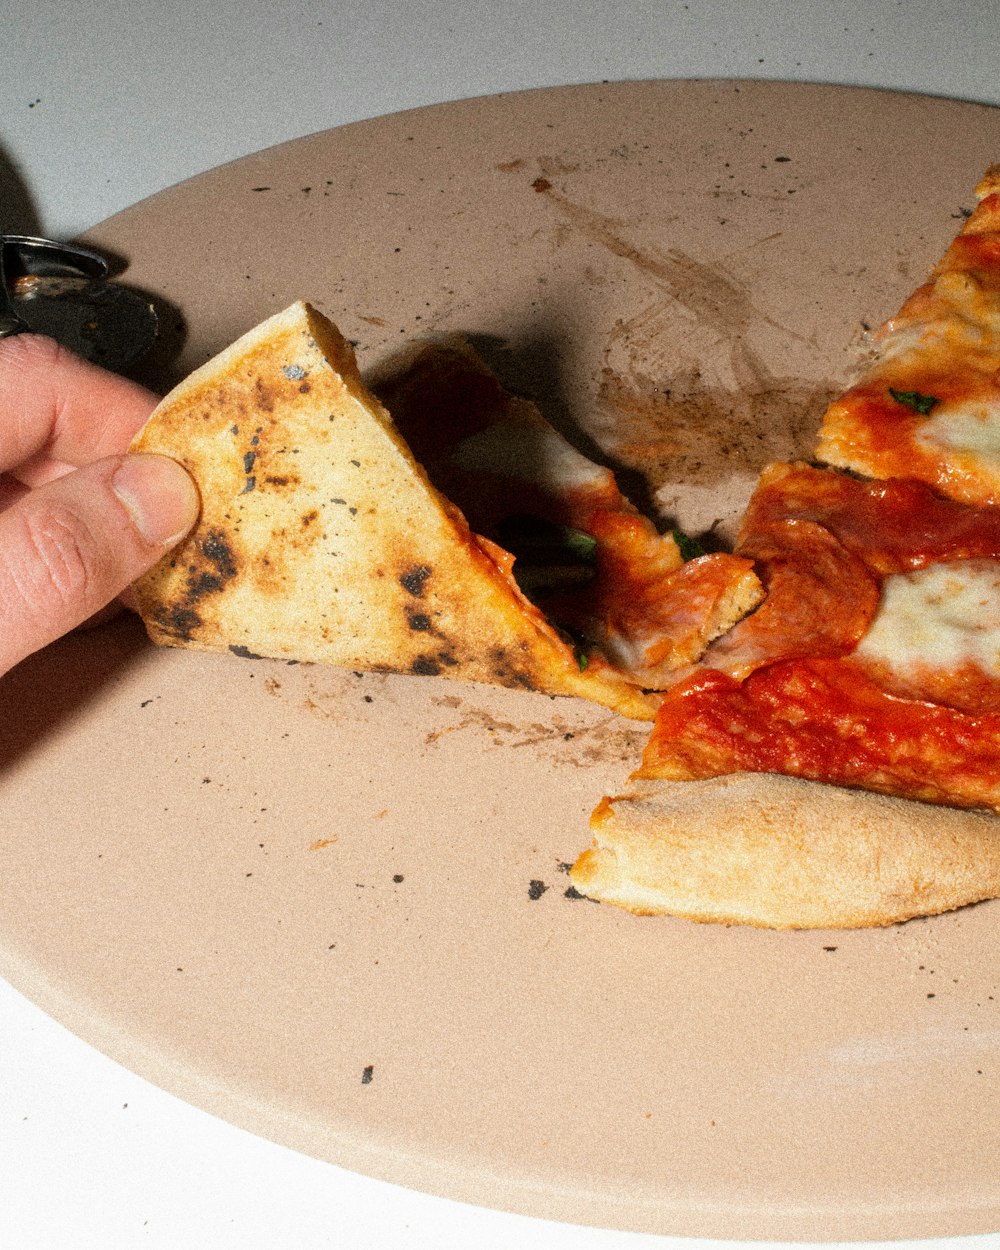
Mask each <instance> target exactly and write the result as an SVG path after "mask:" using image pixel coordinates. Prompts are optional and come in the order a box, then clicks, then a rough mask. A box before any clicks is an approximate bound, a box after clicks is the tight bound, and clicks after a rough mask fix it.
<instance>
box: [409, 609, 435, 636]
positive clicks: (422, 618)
mask: <svg viewBox="0 0 1000 1250" xmlns="http://www.w3.org/2000/svg"><path fill="white" fill-rule="evenodd" d="M406 619H407V620H408V621H409V625H410V629H413V630H416V631H417V632H426V631H427V630H429V629H430V628H431V618H430V617H429V616H428V615H427V613H426V612H407V614H406Z"/></svg>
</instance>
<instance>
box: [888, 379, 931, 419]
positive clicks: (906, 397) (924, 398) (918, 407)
mask: <svg viewBox="0 0 1000 1250" xmlns="http://www.w3.org/2000/svg"><path fill="white" fill-rule="evenodd" d="M889 394H890V395H891V396H892V397H893V399H894V400H895V401H896V403H897V404H902V405H903V406H904V407H905V408H912V409H913V411H914V412H919V413H920V415H921V416H922V417H926V416H927V415H928V414H929V413H930V412H931V410H932V409H933V408H935V407H936V406H937V405H938V404H939V403H940V402H941V401H940V399H938V397H937V396H936V395H921V393H920V392H919V391H898V390H897V389H896V388H895V387H894V386H890V387H889Z"/></svg>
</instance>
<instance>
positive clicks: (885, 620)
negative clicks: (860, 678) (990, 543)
mask: <svg viewBox="0 0 1000 1250" xmlns="http://www.w3.org/2000/svg"><path fill="white" fill-rule="evenodd" d="M856 654H857V655H858V656H859V657H862V658H865V659H868V660H872V661H874V662H876V663H879V664H882V665H885V666H887V667H888V668H890V669H892V670H896V671H899V672H900V673H901V674H904V675H905V674H906V673H908V672H912V671H913V670H914V669H915V668H932V669H938V670H944V671H948V672H953V671H955V670H957V669H959V668H961V667H963V666H965V665H973V666H975V667H976V668H978V669H980V670H981V671H982V672H983V673H985V674H987V676H990V677H995V678H997V679H1000V560H954V561H947V562H944V563H941V564H931V565H928V566H927V567H926V568H924V569H919V570H917V571H915V572H912V573H897V574H894V575H892V576H890V577H888V578H886V581H885V584H884V585H883V588H882V598H881V601H880V603H879V608H878V611H877V613H876V615H875V619H874V620H873V622H872V624H871V626H870V627H869V629H868V632H867V633H866V635H865V636H864V638H863V639H862V640H861V642H860V644H859V645H858V648H857V651H856Z"/></svg>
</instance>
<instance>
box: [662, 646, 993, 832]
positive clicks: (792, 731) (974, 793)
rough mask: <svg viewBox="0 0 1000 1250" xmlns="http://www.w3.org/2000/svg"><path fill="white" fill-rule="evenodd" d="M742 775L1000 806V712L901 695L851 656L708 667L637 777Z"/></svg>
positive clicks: (683, 693) (687, 687) (681, 694)
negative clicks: (735, 668) (727, 669)
mask: <svg viewBox="0 0 1000 1250" xmlns="http://www.w3.org/2000/svg"><path fill="white" fill-rule="evenodd" d="M733 772H758V773H768V772H770V773H783V774H785V775H787V776H793V777H802V778H805V779H808V780H811V781H819V782H826V783H829V784H833V785H841V786H848V787H858V788H863V789H866V790H874V791H877V792H880V793H883V794H890V795H897V796H900V797H903V798H909V799H919V800H922V801H925V802H931V803H946V804H949V805H951V806H957V807H986V808H993V809H994V810H1000V714H997V713H983V714H979V715H972V714H970V713H968V712H963V711H960V710H958V709H955V708H950V707H944V706H941V705H938V704H933V703H927V702H923V701H920V700H913V699H905V698H899V697H898V696H896V695H892V694H890V693H888V692H887V691H885V690H884V689H882V688H881V687H880V686H879V685H877V684H876V683H875V681H873V680H872V679H871V678H870V677H869V676H868V675H867V674H865V673H864V672H863V671H862V670H861V669H860V668H859V667H858V666H857V665H856V664H855V663H854V662H853V661H852V660H851V658H850V657H849V656H848V657H844V658H829V659H818V660H789V661H784V662H778V663H775V664H771V665H769V666H767V667H765V668H761V669H758V670H757V671H756V672H754V673H752V674H751V675H750V676H749V677H748V678H747V679H746V680H745V681H743V682H740V681H738V680H736V679H734V678H732V677H730V676H729V675H728V674H726V673H722V672H716V671H703V672H698V673H696V674H694V675H693V676H691V677H689V678H687V679H686V680H685V681H683V682H681V683H680V684H679V685H677V686H675V687H674V688H673V689H672V690H671V691H669V692H668V693H667V694H666V696H665V697H664V700H663V703H662V704H661V706H660V709H659V712H658V714H657V719H656V724H655V726H654V729H653V733H652V736H651V737H650V740H649V742H648V744H647V747H646V751H645V753H644V755H643V760H642V766H641V768H640V770H639V772H638V773H637V776H638V777H641V778H665V779H669V780H675V781H681V780H695V779H698V778H706V777H715V776H721V775H723V774H726V773H733Z"/></svg>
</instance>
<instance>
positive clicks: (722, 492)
mask: <svg viewBox="0 0 1000 1250" xmlns="http://www.w3.org/2000/svg"><path fill="white" fill-rule="evenodd" d="M998 156H1000V113H998V112H997V111H995V110H989V109H986V108H982V107H979V106H974V105H968V104H960V103H954V102H950V101H944V100H934V99H927V98H916V97H908V96H900V95H893V94H890V93H878V92H870V91H862V90H851V89H841V88H832V87H809V86H787V85H780V84H765V83H757V84H750V83H745V84H739V83H705V82H673V83H655V82H654V83H630V84H614V85H603V86H585V87H572V88H561V89H555V90H547V91H537V92H531V93H525V94H519V95H510V96H502V97H497V98H493V99H486V100H472V101H467V102H463V103H458V104H451V105H444V106H440V107H435V108H430V109H425V110H421V111H418V112H413V113H408V114H403V115H400V116H397V117H392V118H388V119H384V120H378V121H373V122H365V123H360V124H358V125H355V126H351V127H347V128H345V129H342V130H338V131H332V132H326V133H320V134H316V135H314V136H311V137H308V138H305V139H301V140H298V141H296V142H293V143H290V144H287V145H284V146H282V147H279V148H276V149H273V150H271V151H267V152H263V153H261V154H259V155H255V156H251V157H248V158H246V159H244V160H241V161H238V162H236V163H235V164H232V165H229V166H227V167H224V168H222V169H219V170H216V171H213V172H211V173H209V174H206V175H204V176H202V177H199V178H196V179H194V180H193V181H191V182H188V183H185V184H183V185H181V186H179V187H176V188H174V189H172V190H169V191H166V192H164V193H162V194H160V195H158V196H156V197H154V198H153V199H151V200H149V201H146V202H145V203H142V204H139V205H137V206H136V207H134V208H132V209H130V210H128V211H127V212H125V213H123V214H121V215H119V216H118V217H116V218H114V219H112V220H111V221H109V222H106V223H105V224H103V225H102V226H100V227H98V228H96V229H95V230H93V231H91V232H90V233H89V235H88V240H89V241H90V242H91V243H93V244H94V245H97V246H100V247H103V248H105V249H107V250H109V251H111V252H112V253H114V254H115V255H116V256H118V257H120V258H121V259H122V261H123V262H127V263H128V269H127V273H126V277H127V278H128V280H129V281H130V282H132V283H133V284H135V285H137V286H139V287H141V288H143V289H146V290H147V291H149V292H150V293H151V295H153V296H154V297H155V299H156V300H157V302H158V304H159V307H160V311H161V317H162V325H163V331H164V332H163V336H162V340H161V345H160V348H159V349H158V351H157V353H156V354H155V355H154V357H153V358H152V359H151V361H150V362H149V364H148V366H147V369H146V373H145V376H146V378H147V380H148V381H150V382H151V383H153V384H155V385H156V386H157V387H159V388H161V389H163V388H165V387H166V386H167V385H169V384H170V383H171V382H172V381H173V380H174V379H176V378H178V377H179V376H181V375H182V374H183V373H185V372H186V371H188V370H189V369H191V368H192V367H193V366H194V365H196V364H199V363H201V362H202V361H204V360H205V359H207V358H208V357H209V356H210V355H212V354H213V353H215V352H216V351H218V350H219V349H221V348H222V347H224V346H225V345H226V344H228V343H229V342H230V341H231V340H233V339H234V338H236V337H237V336H238V335H239V334H241V333H243V332H244V331H245V330H247V329H248V328H250V327H251V326H252V325H254V324H255V323H257V322H258V321H261V320H263V319H264V318H265V317H266V316H268V315H269V314H271V313H272V312H275V311H277V310H278V309H280V308H283V307H285V306H287V305H288V304H290V303H292V302H293V301H294V300H296V299H300V298H302V299H308V300H311V301H313V302H314V303H315V304H316V305H317V306H318V307H320V308H321V309H322V310H323V311H324V312H326V313H327V314H328V315H329V316H331V317H332V319H333V320H334V321H335V322H336V323H337V324H338V325H339V326H340V328H341V329H342V330H343V331H344V333H345V334H346V335H347V336H348V337H349V338H350V339H352V340H353V341H354V342H355V343H356V345H357V350H358V355H359V358H360V360H361V363H362V366H363V368H373V367H375V366H376V365H378V364H379V363H380V362H382V361H384V360H385V359H386V357H388V356H389V355H391V354H392V353H393V352H395V351H396V350H397V349H398V348H401V347H402V346H403V345H405V344H409V343H410V342H412V340H413V339H414V338H415V337H417V336H419V335H422V334H425V333H435V332H439V331H453V330H457V331H461V332H463V333H466V334H468V335H469V336H471V337H472V338H473V340H474V341H475V342H476V343H477V345H478V346H479V347H480V349H481V350H482V352H483V354H484V355H485V356H486V358H487V359H488V360H489V361H490V362H491V364H492V365H493V366H494V367H495V368H496V369H497V370H498V372H499V373H500V374H501V376H502V378H503V380H504V381H505V382H506V383H507V384H508V385H509V386H510V387H511V388H512V389H514V390H519V391H521V392H523V393H527V394H529V395H531V396H532V397H533V398H535V399H536V400H537V402H538V403H539V405H540V406H541V408H542V410H543V412H544V413H545V414H546V415H547V416H548V417H549V418H550V419H551V420H552V421H554V422H555V423H556V424H557V425H559V427H560V428H561V429H563V430H564V432H566V433H567V434H568V435H569V436H570V437H571V438H572V439H574V440H575V441H576V442H577V444H578V445H579V446H580V447H581V448H582V449H583V450H585V451H588V452H590V453H591V454H593V455H599V456H600V457H601V458H604V459H606V460H607V461H608V462H610V463H612V464H614V465H615V466H616V467H617V468H618V469H619V470H620V471H621V481H622V483H623V485H624V486H625V488H626V489H627V490H628V491H630V492H631V493H632V495H633V497H634V498H635V499H636V500H637V502H639V503H640V504H642V505H644V506H647V507H649V508H652V509H654V510H655V511H656V512H657V513H658V514H659V515H660V516H661V517H663V518H664V519H666V518H669V519H671V520H673V521H676V522H677V523H679V524H681V525H683V526H684V527H685V528H687V529H689V530H691V531H694V532H701V531H706V530H709V529H712V530H714V531H715V532H716V533H719V534H721V535H722V536H723V537H724V536H725V535H726V534H728V533H731V531H732V525H733V522H734V518H735V517H736V516H737V515H738V512H739V509H740V508H741V506H742V504H743V502H744V501H745V499H746V497H747V495H748V493H749V489H750V486H751V484H752V482H753V480H754V476H755V474H756V473H757V471H758V470H759V468H760V467H761V466H762V465H763V464H764V463H766V462H767V461H768V460H772V459H780V458H788V457H790V456H795V455H799V454H804V453H806V452H807V451H808V449H809V447H810V446H811V442H812V438H813V435H814V432H815V429H816V426H817V423H818V420H819V416H820V414H821V412H822V408H823V405H824V403H825V401H826V399H827V398H828V396H829V395H830V394H831V393H832V392H833V391H834V390H836V389H837V388H838V387H839V386H841V385H842V384H843V383H844V382H845V381H846V379H847V377H848V375H849V372H850V368H851V364H852V362H853V361H854V360H855V359H856V356H857V352H858V351H859V350H860V346H861V343H862V341H863V333H864V331H863V327H864V326H865V325H866V324H868V325H870V324H874V323H877V322H878V321H879V320H880V319H881V318H882V317H884V316H886V315H887V314H888V313H889V312H890V311H891V310H892V309H893V308H894V307H895V305H896V304H897V303H898V301H899V300H900V298H901V297H902V296H903V295H904V294H906V293H907V291H908V290H909V289H911V288H912V286H914V285H915V284H916V283H917V282H918V281H919V280H920V278H921V276H922V275H923V273H924V272H925V270H926V269H927V267H928V266H929V265H930V264H931V263H932V262H933V261H934V260H935V259H936V257H937V256H938V254H939V253H940V252H941V251H942V250H943V248H944V247H945V245H946V244H947V242H948V241H949V239H950V238H951V236H952V234H953V233H954V232H955V229H956V228H957V223H958V221H959V220H960V217H961V214H962V212H963V210H964V209H967V208H968V207H969V206H970V204H971V196H972V187H973V185H974V184H975V182H976V180H977V179H978V178H979V176H980V175H981V173H982V171H983V169H984V168H985V167H986V165H988V164H989V163H990V162H991V161H993V160H996V159H997V157H998ZM0 703H2V708H0V715H2V720H3V724H4V726H5V728H4V731H3V737H2V748H0V752H2V753H0V759H2V768H3V780H4V792H5V804H4V836H3V838H2V839H0V861H2V862H0V971H2V973H3V974H4V975H5V976H6V977H8V978H9V979H10V980H11V981H12V982H13V983H14V984H15V985H16V986H18V987H19V988H20V989H21V990H23V991H24V992H25V993H27V994H28V995H29V996H30V997H32V998H33V999H35V1000H36V1001H37V1002H39V1003H41V1004H42V1005H43V1006H44V1007H45V1008H46V1009H47V1010H49V1011H50V1012H51V1013H52V1014H53V1015H55V1016H56V1017H57V1018H58V1019H60V1020H62V1021H63V1022H65V1023H66V1024H67V1025H68V1026H69V1027H70V1028H72V1029H74V1030H75V1031H76V1032H78V1033H79V1034H80V1035H81V1036H82V1037H84V1038H85V1039H87V1040H88V1041H90V1042H92V1043H94V1044H95V1045H96V1046H98V1047H100V1048H101V1049H102V1050H104V1051H106V1052H107V1053H108V1054H110V1055H112V1056H113V1057H114V1058H116V1059H118V1060H120V1061H121V1062H123V1063H125V1064H127V1065H129V1066H130V1067H132V1068H134V1069H135V1070H136V1071H137V1072H139V1073H141V1074H143V1075H144V1076H147V1077H149V1078H151V1079H153V1080H154V1081H157V1082H159V1083H160V1084H162V1085H163V1086H165V1087H166V1088H167V1089H169V1090H172V1091H174V1092H176V1093H178V1094H180V1095H181V1096H182V1097H185V1098H187V1099H189V1100H191V1101H192V1102H194V1103H196V1104H197V1105H199V1106H201V1107H203V1108H205V1109H207V1110H208V1111H210V1112H214V1113H216V1114H219V1115H221V1116H224V1117H226V1118H228V1119H230V1120H233V1121H235V1122H236V1123H237V1124H240V1125H243V1126H245V1127H247V1128H249V1129H251V1130H252V1131H254V1132H257V1133H261V1134H264V1135H266V1136H269V1137H272V1138H275V1139H276V1140H278V1141H281V1142H284V1143H286V1144H288V1145H290V1146H293V1147H295V1148H298V1149H300V1150H303V1151H307V1152H309V1153H311V1154H315V1155H318V1156H320V1157H322V1158H325V1159H329V1160H332V1161H334V1162H336V1163H338V1164H343V1165H345V1166H347V1167H349V1168H354V1169H357V1170H359V1171H363V1172H366V1173H370V1174H372V1175H375V1176H379V1177H384V1178H387V1179H390V1180H393V1181H398V1182H400V1183H403V1184H406V1185H411V1186H415V1187H418V1188H421V1189H426V1190H429V1191H431V1192H435V1193H439V1194H445V1195H449V1196H453V1197H458V1198H462V1199H466V1200H469V1201H472V1202H475V1203H480V1204H486V1205H495V1206H498V1207H504V1208H510V1209H514V1210H518V1211H522V1212H526V1213H529V1214H533V1215H538V1216H545V1217H552V1218H557V1219H563V1220H570V1221H578V1222H581V1223H592V1224H598V1225H604V1226H611V1227H620V1228H624V1229H644V1230H650V1231H658V1232H666V1233H678V1234H706V1235H712V1236H722V1237H767V1238H772V1239H776V1238H783V1239H790V1238H796V1239H799V1238H805V1239H820V1240H826V1241H833V1240H838V1239H842V1238H883V1237H917V1236H923V1235H942V1234H957V1233H968V1232H979V1231H987V1230H995V1229H997V1228H1000V1170H998V1168H997V1165H996V1160H997V1153H998V1147H1000V1112H998V1108H1000V1031H998V1026H1000V1019H998V998H1000V969H998V959H997V953H996V952H997V942H998V937H1000V919H998V918H1000V910H998V906H997V905H996V904H991V903H987V904H984V905H980V906H977V907H973V908H968V909H966V910H964V911H960V912H955V913H951V914H948V915H944V916H941V917H938V918H935V919H932V920H926V921H916V922H911V923H909V924H906V925H901V926H897V927H893V928H889V929H882V930H873V931H854V932H832V931H816V932H809V933H774V932H768V931H759V930H749V929H743V928H739V927H724V926H700V925H693V924H689V923H687V922H685V921H679V920H670V919H638V918H635V917H631V916H629V915H626V914H624V913H621V912H619V911H617V910H615V909H612V908H608V907H603V906H600V905H598V904H594V903H591V902H589V901H586V900H583V899H581V898H579V897H574V892H573V891H572V890H571V889H570V888H569V880H568V877H567V875H566V871H567V866H568V864H569V863H570V862H571V861H573V860H574V859H575V858H576V856H577V855H578V854H579V853H580V852H581V851H582V850H583V849H584V848H585V847H586V846H587V845H588V843H589V840H590V835H589V832H588V828H587V821H588V816H589V813H590V811H591V809H592V808H593V806H594V805H595V804H596V802H597V801H598V800H599V799H600V797H601V796H602V795H603V794H605V793H614V792H619V791H620V790H621V788H622V786H623V784H624V781H625V779H626V777H627V775H628V773H629V772H630V771H631V769H632V768H633V767H634V766H635V763H636V761H637V758H638V753H639V751H640V750H641V747H642V744H643V742H644V739H645V735H646V730H645V729H644V728H643V727H642V726H640V725H636V724H633V723H630V722H627V721H624V720H621V719H620V718H617V717H615V716H613V715H611V714H609V713H607V712H605V711H603V710H602V709H600V708H596V707H591V706H588V705H585V704H582V703H573V702H570V701H569V700H565V699H550V698H546V697H542V696H536V695H530V694H524V693H515V692H510V691H498V690H491V689H488V688H485V687H479V686H462V685H459V684H458V683H449V682H447V681H444V680H441V679H437V678H413V679H406V678H392V677H386V676H377V675H364V676H362V675H357V674H353V673H346V672H339V671H336V670H332V669H319V668H312V667H309V666H306V665H288V664H281V663H274V662H267V661H258V660H246V659H237V658H236V657H231V656H219V655H214V656H210V655H199V654H196V653H192V652H180V651H168V650H157V649H155V648H153V647H152V646H151V645H150V644H149V643H148V642H147V641H146V639H145V636H144V634H143V632H142V630H141V628H140V627H139V626H138V625H137V623H136V622H135V621H134V620H131V619H126V618H122V619H121V620H119V621H117V622H115V623H113V624H112V625H109V626H106V627H104V628H102V629H100V630H98V631H95V632H91V633H88V634H83V635H79V636H76V637H73V638H70V639H67V640H64V641H63V642H61V643H59V644H57V645H56V646H54V647H52V648H51V649H50V650H48V651H47V652H45V653H44V654H42V655H40V656H38V657H35V658H34V659H32V660H30V661H28V662H27V663H25V664H24V665H22V666H21V667H20V668H19V669H17V670H16V671H15V672H14V673H13V674H11V675H10V676H9V677H8V678H6V679H5V681H4V682H3V683H2V685H0Z"/></svg>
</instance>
